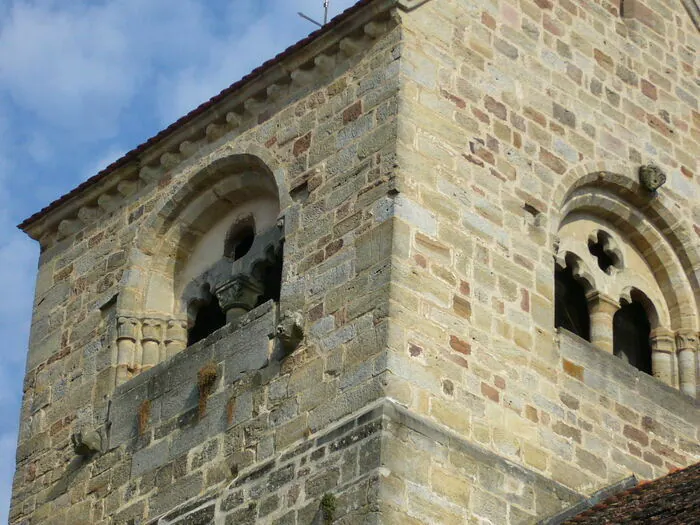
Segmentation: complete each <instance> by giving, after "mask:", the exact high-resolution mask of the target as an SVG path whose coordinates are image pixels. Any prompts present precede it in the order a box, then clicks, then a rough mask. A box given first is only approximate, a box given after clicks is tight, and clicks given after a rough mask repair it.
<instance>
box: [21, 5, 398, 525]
mask: <svg viewBox="0 0 700 525" xmlns="http://www.w3.org/2000/svg"><path fill="white" fill-rule="evenodd" d="M363 16H364V15H363ZM365 18H367V16H365ZM392 27H393V29H392ZM377 28H380V29H381V28H384V29H382V30H381V31H380V30H379V29H377ZM370 29H371V30H366V31H364V32H363V30H362V27H361V26H360V28H359V29H358V30H353V31H354V33H353V35H354V36H352V39H351V42H350V43H349V44H348V45H345V46H341V47H342V49H344V51H342V52H341V51H339V50H338V46H336V47H335V48H334V49H335V52H336V54H337V59H334V60H331V61H330V62H331V64H334V65H333V67H332V68H331V69H330V70H328V69H327V68H326V69H319V71H321V72H320V73H316V76H313V75H311V74H310V73H305V74H301V75H300V76H299V77H295V78H296V79H297V80H298V81H299V82H301V84H297V83H296V82H297V80H295V84H294V85H293V86H291V87H290V88H289V91H288V92H289V95H288V99H285V100H283V102H281V101H278V102H276V104H277V105H276V106H274V104H273V103H272V102H270V106H269V107H268V109H267V110H265V111H262V112H261V113H260V114H259V115H258V114H255V113H254V114H253V117H254V118H249V120H247V121H246V120H244V122H243V123H242V124H241V125H239V126H238V128H236V130H235V131H231V132H228V133H227V134H225V135H223V136H221V135H220V134H216V133H214V132H211V130H212V129H214V128H212V127H211V126H209V127H208V128H207V138H206V139H205V140H202V141H200V142H199V143H197V144H196V145H195V146H193V143H192V142H187V144H186V147H181V150H185V151H188V152H189V153H190V154H191V153H192V152H191V151H190V150H192V148H195V149H196V151H195V153H194V154H191V156H189V158H185V159H184V160H182V159H180V157H178V156H173V155H171V154H164V155H162V156H161V157H160V159H161V167H160V168H159V169H158V170H155V171H154V170H151V169H150V168H148V169H142V170H141V172H142V174H145V175H148V177H146V178H143V177H142V178H141V179H139V180H137V181H129V182H128V183H124V184H120V185H119V191H120V196H119V199H118V198H117V197H115V196H113V197H110V196H109V195H105V196H102V197H100V199H99V203H100V207H99V208H97V207H95V208H83V209H81V210H80V212H79V215H80V217H81V218H82V219H83V223H84V226H82V227H79V229H78V231H73V228H74V225H75V224H80V222H76V221H72V220H71V221H68V220H64V221H63V222H61V225H60V226H59V238H58V239H57V240H55V241H42V242H44V244H45V247H44V250H43V252H42V255H41V258H40V262H39V274H38V281H37V288H36V299H35V311H34V319H33V325H32V335H31V341H30V349H29V355H28V359H27V380H26V382H25V392H24V401H23V408H22V416H21V417H22V424H21V430H20V437H19V445H18V455H17V472H16V475H15V480H14V486H13V499H12V508H11V516H10V521H11V522H12V523H30V522H31V523H38V522H41V523H63V522H64V521H66V520H67V519H69V517H70V520H71V522H78V521H79V520H82V522H84V523H91V524H93V523H122V522H127V521H128V520H136V521H138V520H139V519H141V518H143V519H146V518H147V519H152V518H155V517H156V516H157V514H158V513H161V512H165V511H166V510H169V509H168V507H169V505H171V504H174V502H175V500H177V501H182V500H184V499H187V498H189V497H194V496H197V495H198V494H200V493H201V494H203V493H204V492H205V491H206V490H207V489H208V488H211V487H212V486H213V485H217V484H221V483H225V482H226V479H225V478H226V476H229V475H230V474H229V473H224V472H221V471H220V470H217V469H216V468H211V469H209V467H202V465H204V464H205V463H207V462H208V461H209V460H210V456H211V455H212V454H213V455H214V456H216V457H217V458H218V457H220V456H221V457H223V458H224V459H225V462H226V463H227V464H229V465H230V464H231V463H232V462H234V463H237V464H238V465H239V468H241V469H242V468H246V467H250V468H251V469H252V468H254V467H253V465H255V464H258V463H260V462H262V461H266V460H267V459H269V458H270V457H272V456H273V455H279V454H281V453H282V452H283V451H284V448H285V447H286V446H288V445H289V444H290V443H292V442H295V441H297V440H301V439H303V438H304V436H307V435H311V434H314V433H317V432H319V431H321V430H322V429H324V428H327V427H328V425H329V424H331V423H333V422H335V421H337V420H338V419H339V418H342V417H343V416H345V415H347V414H350V413H352V412H354V411H356V410H358V409H360V408H361V407H362V406H364V405H366V404H367V403H369V402H371V401H373V400H374V399H377V398H378V397H380V392H381V382H382V374H383V373H384V370H385V364H384V361H383V359H382V355H383V354H382V353H381V350H382V349H383V348H384V346H385V343H383V341H384V340H385V333H386V325H387V320H386V316H387V308H386V303H387V298H388V291H387V290H388V281H389V271H388V261H389V246H390V239H391V228H392V226H391V220H390V213H389V208H390V204H391V197H390V196H388V195H387V194H389V193H391V191H392V187H393V182H392V180H391V175H392V170H393V167H394V163H395V156H394V148H395V135H396V113H397V107H398V105H397V85H398V58H399V49H398V44H399V39H400V31H399V29H397V28H395V26H392V25H391V21H390V20H387V19H386V17H385V18H384V20H383V22H382V23H381V24H379V25H373V26H371V28H370ZM342 30H346V29H342ZM339 31H340V30H339ZM370 33H371V34H370ZM312 58H313V56H312ZM321 62H322V64H323V65H326V63H327V62H328V60H326V61H321ZM307 77H308V78H307ZM304 82H305V83H304ZM256 107H257V106H256V105H255V104H253V105H252V106H251V105H247V106H246V108H253V109H255V108H256ZM272 107H275V109H274V110H272V109H271V108H272ZM246 115H250V113H246ZM216 129H219V128H216ZM216 129H214V131H216ZM199 132H201V134H202V136H203V131H202V130H199ZM210 132H211V133H210ZM197 133H198V131H196V130H191V134H192V135H197ZM183 144H184V143H183ZM197 148H198V149H197ZM239 153H240V154H253V155H255V156H257V157H258V158H261V159H262V161H263V162H264V163H265V164H267V166H268V167H269V169H270V170H271V171H273V172H274V173H275V175H276V177H278V182H280V184H281V187H282V188H283V189H286V191H287V192H288V193H287V194H284V195H282V196H281V201H282V203H283V210H282V215H283V216H284V219H285V239H286V240H285V250H284V276H283V283H282V292H281V293H282V299H281V303H280V305H279V308H281V309H282V310H284V309H292V310H298V311H301V312H302V313H303V315H304V319H305V321H306V326H305V335H306V337H305V340H304V343H303V344H302V346H301V347H300V348H298V349H297V350H296V352H295V353H294V354H292V355H290V356H288V357H286V358H285V359H284V360H283V361H282V362H281V363H278V368H276V369H275V372H276V373H277V375H276V376H275V377H266V378H265V382H264V385H263V384H259V383H256V381H259V379H257V377H258V376H255V375H253V376H252V377H247V376H246V378H244V379H240V380H239V381H238V382H237V383H236V385H239V386H235V385H234V387H233V390H234V391H237V390H236V389H239V390H240V391H241V395H242V398H241V401H240V404H238V405H237V407H238V408H237V409H236V410H247V411H248V413H249V414H254V418H253V421H254V424H252V423H251V424H248V426H247V427H246V428H247V430H246V431H245V432H243V431H242V430H240V431H239V430H236V431H235V433H236V438H235V439H240V440H243V442H244V443H243V442H237V441H236V442H234V441H231V440H232V439H233V437H232V436H230V437H229V438H225V437H224V435H223V434H221V435H220V436H218V437H213V438H211V439H210V440H209V441H207V442H206V443H205V444H200V438H201V439H204V438H205V437H206V438H207V439H208V438H209V434H206V436H205V435H202V434H198V432H199V430H196V429H201V428H203V427H201V426H199V427H197V426H195V427H193V428H194V429H195V430H191V433H192V442H191V443H186V442H183V443H182V444H181V445H182V446H181V447H180V448H179V449H178V450H179V451H180V452H181V454H180V455H177V458H176V459H177V461H175V462H174V463H173V462H169V463H168V464H167V465H165V466H162V467H161V468H159V469H154V470H149V471H148V472H146V471H145V470H144V469H145V467H144V466H143V465H141V463H139V460H137V459H136V454H138V452H137V450H136V449H135V448H134V446H133V445H127V442H128V440H127V439H126V437H124V438H123V439H122V440H117V441H115V442H114V443H115V447H116V448H113V449H112V450H110V452H109V453H108V454H106V455H104V456H102V457H98V458H96V459H94V460H93V461H89V462H86V463H85V464H82V463H76V461H77V460H76V455H75V453H74V452H73V449H72V447H71V442H70V436H71V434H72V433H73V432H75V431H77V430H81V429H83V430H89V429H92V428H97V427H101V426H104V425H106V424H107V423H108V422H111V423H112V428H111V432H112V436H116V435H118V434H119V432H120V431H124V429H125V428H128V429H129V430H131V429H132V428H133V426H128V425H127V427H123V428H122V425H123V424H124V421H123V418H122V420H120V421H118V422H115V421H114V420H113V418H115V417H118V416H119V411H118V410H117V408H118V406H117V405H118V403H117V400H116V399H112V398H113V395H114V392H113V389H114V385H115V378H114V374H115V370H114V367H115V364H116V349H115V346H114V341H115V338H116V334H115V331H116V323H117V315H118V314H119V312H117V305H122V306H123V305H124V304H126V305H127V307H128V304H129V302H128V301H127V300H126V299H127V298H124V297H119V294H120V292H123V290H124V286H125V283H129V285H130V286H133V285H134V283H137V284H138V283H139V282H141V283H146V282H147V277H148V276H146V275H143V274H142V273H141V272H140V269H139V268H138V265H136V266H134V264H135V262H134V260H133V252H132V251H131V247H132V246H133V245H134V244H135V242H136V240H138V239H139V238H140V237H143V236H147V235H148V234H149V233H151V232H148V231H146V230H147V228H148V225H149V224H150V222H149V221H150V220H151V218H152V215H153V214H154V213H157V210H158V209H159V208H161V207H162V206H163V205H164V204H166V203H167V202H168V199H169V198H170V197H171V196H172V195H174V194H176V193H177V191H178V190H179V189H180V188H182V187H183V186H185V185H186V184H187V181H188V180H190V179H191V178H192V177H193V176H194V175H195V174H197V173H198V172H199V171H200V170H202V169H206V166H208V165H209V164H210V163H211V162H213V161H214V160H216V159H218V158H223V157H225V156H227V155H232V154H239ZM177 159H180V160H177ZM163 167H164V168H163ZM154 173H155V174H156V175H157V176H155V175H153V174H154ZM158 174H160V175H158ZM120 199H121V200H120ZM115 202H116V203H117V204H116V205H115V204H114V203H115ZM120 202H121V204H119V203H120ZM110 205H113V206H112V207H110ZM91 214H92V215H91ZM137 262H138V261H137ZM275 308H277V307H275ZM205 343H206V342H205ZM214 344H215V345H219V344H220V343H214ZM266 344H267V343H266ZM181 357H182V358H184V359H187V350H185V351H184V352H183V355H182V356H181ZM178 362H179V361H178ZM196 365H197V363H193V364H192V367H193V368H192V372H193V374H194V372H195V371H196V368H197V366H196ZM184 366H185V368H187V364H185V365H184ZM157 369H158V370H159V369H160V368H159V367H156V369H152V371H151V373H152V372H153V370H157ZM193 377H194V375H193ZM136 381H138V377H137V378H136ZM251 381H252V383H251ZM239 383H240V384H239ZM128 385H129V383H126V384H125V385H123V386H122V387H121V388H127V389H128V388H129V387H128ZM190 386H191V385H190ZM120 392H123V391H121V390H120ZM181 393H182V394H183V395H182V396H180V397H177V396H176V398H175V399H171V402H172V403H171V406H170V409H169V410H170V411H169V415H168V418H175V419H174V421H178V424H180V423H182V424H183V425H184V424H185V423H186V422H184V421H181V419H183V418H184V419H186V418H187V417H188V416H187V415H186V414H185V411H186V410H187V409H188V407H189V405H188V403H189V402H191V401H192V399H191V397H188V392H185V391H184V390H183V391H182V392H181ZM189 393H191V390H190V392H189ZM227 395H228V394H227ZM178 396H179V394H178ZM188 400H189V401H188ZM212 401H214V400H212ZM129 406H130V405H129ZM213 406H216V405H215V404H214V405H213ZM165 407H166V404H165V403H163V405H162V408H160V409H159V410H161V411H165V410H166V408H165ZM122 408H123V407H122ZM131 408H132V409H133V407H131ZM152 408H153V409H154V410H155V409H156V406H155V405H153V407H152ZM110 410H113V411H112V412H111V413H110ZM163 414H164V412H162V413H161V415H163ZM190 415H191V412H190ZM122 416H124V413H123V412H122ZM122 416H119V417H122ZM176 416H177V417H176ZM163 417H164V416H163ZM251 417H253V416H251ZM178 418H180V419H178ZM168 421H171V419H168ZM117 423H118V424H117ZM115 425H116V427H115ZM159 428H160V427H159ZM273 429H276V430H277V434H274V432H273ZM170 430H171V429H170V428H169V427H167V425H166V430H162V429H161V430H159V431H162V432H164V433H166V434H168V433H169V432H170ZM183 432H184V431H183ZM148 434H149V436H150V437H149V438H148V439H146V438H143V439H146V442H142V441H143V439H142V440H141V441H138V440H137V441H138V442H139V443H140V445H138V446H140V447H143V446H146V445H147V444H148V443H151V440H152V441H153V444H151V445H150V447H151V448H153V450H152V451H151V450H150V449H148V450H149V452H148V453H146V454H145V455H146V456H147V458H148V461H150V460H151V458H163V457H164V456H163V455H162V454H161V452H162V447H163V446H164V445H160V447H161V448H158V450H155V448H157V447H158V446H159V445H158V444H157V443H156V442H157V440H158V439H159V436H155V435H154V434H152V433H151V430H149V432H148ZM168 436H169V434H168ZM160 439H161V440H162V439H167V440H170V439H171V438H170V437H167V438H166V437H162V436H160ZM173 439H174V438H173ZM182 439H185V438H182ZM251 440H252V441H251ZM185 441H186V439H185ZM168 442H169V441H168ZM189 445H191V446H193V447H196V448H194V449H193V450H192V451H191V452H190V453H189V454H188V452H187V450H186V449H187V447H188V446H189ZM178 446H180V445H178ZM154 447H155V448H154ZM172 447H175V445H174V444H173V445H172ZM212 447H213V448H212ZM173 450H174V448H172V449H171V450H170V452H168V454H170V455H172V454H175V452H173ZM212 450H213V451H214V452H212ZM151 452H152V454H151ZM159 454H160V455H159ZM170 455H167V456H168V458H170ZM143 456H144V454H141V455H139V457H143ZM195 456H196V457H195ZM233 457H235V461H234V460H233V459H232V458H233ZM168 461H170V459H168ZM193 462H194V463H196V466H195V467H194V469H193V468H192V465H193ZM136 465H141V466H140V467H138V466H136ZM185 467H186V468H188V469H191V470H196V471H197V473H195V474H193V475H185V473H183V472H182V471H181V470H180V469H182V468H185ZM329 468H330V467H329ZM322 470H323V469H320V470H318V471H319V472H321V471H322ZM331 470H332V469H331ZM348 475H349V474H348ZM353 475H354V474H353ZM358 475H359V474H358ZM343 476H346V474H343ZM180 477H182V479H179V478H180ZM178 479H179V481H175V480H178ZM167 480H170V481H172V482H173V485H172V488H170V489H168V488H167V486H168V484H169V482H170V481H167ZM311 483H312V484H313V482H311ZM310 490H311V489H308V490H307V492H308V493H309V494H310V492H309V491H310ZM168 491H170V492H168ZM166 493H168V494H171V496H172V497H171V496H166V495H165V494H166ZM317 496H318V494H316V493H314V494H313V495H309V498H316V497H317ZM169 497H171V499H168V498H169ZM319 497H320V496H319ZM166 501H167V503H166ZM281 501H282V500H281V499H280V502H281ZM299 501H302V499H300V500H299ZM132 502H135V503H133V504H132ZM247 503H248V502H247V500H246V504H247ZM268 504H270V505H271V503H270V502H269V501H268ZM280 504H281V503H280ZM231 505H232V504H231ZM231 508H233V507H231ZM266 508H267V507H266ZM261 512H262V511H261ZM127 516H129V517H128V518H127ZM270 519H272V518H270ZM73 520H78V521H73ZM285 523H286V521H285Z"/></svg>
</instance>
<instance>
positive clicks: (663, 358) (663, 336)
mask: <svg viewBox="0 0 700 525" xmlns="http://www.w3.org/2000/svg"><path fill="white" fill-rule="evenodd" d="M649 338H650V340H651V370H652V374H653V375H654V377H655V378H657V379H659V380H660V381H663V382H664V383H666V384H667V385H668V386H675V384H674V383H675V374H674V373H673V353H674V352H675V351H676V345H675V340H674V337H673V332H672V331H670V330H667V329H665V328H656V329H654V330H652V332H651V334H650V336H649Z"/></svg>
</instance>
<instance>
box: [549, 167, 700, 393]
mask: <svg viewBox="0 0 700 525" xmlns="http://www.w3.org/2000/svg"><path fill="white" fill-rule="evenodd" d="M608 176H609V174H607V173H602V174H598V177H599V180H600V179H603V180H605V179H607V178H608ZM610 177H612V176H610ZM603 186H604V185H602V184H599V185H597V186H594V185H583V184H581V185H580V186H578V187H575V188H574V189H572V190H571V191H570V192H569V193H568V194H567V195H566V197H565V199H564V203H563V207H562V217H563V219H562V221H561V223H560V226H559V230H558V232H557V235H558V238H559V246H558V255H557V267H558V268H560V269H561V268H564V267H566V265H564V264H562V261H563V260H564V259H565V258H568V259H569V260H570V261H571V262H572V263H573V265H574V267H578V268H582V267H584V268H592V271H590V270H589V272H592V274H593V276H588V277H584V272H582V271H581V270H580V269H579V270H578V271H574V272H573V276H574V278H575V279H576V280H577V281H578V282H579V283H581V285H582V286H583V287H584V288H585V289H586V298H587V301H588V310H589V316H590V341H591V343H593V344H594V345H596V346H598V347H599V348H601V349H603V350H605V351H608V352H610V353H614V354H615V355H618V356H619V357H622V358H624V359H625V360H626V361H628V362H630V364H633V365H634V366H636V367H637V368H639V369H640V370H643V371H645V372H647V373H651V374H653V375H654V376H655V377H656V378H658V379H659V380H661V381H663V382H664V383H666V384H668V385H669V386H672V387H675V388H680V390H681V391H683V392H684V393H686V394H688V395H691V396H696V389H697V384H698V379H697V376H698V372H697V369H698V365H697V361H698V359H697V353H698V344H697V339H698V337H697V322H698V321H697V309H696V304H695V303H696V301H695V300H694V299H695V298H694V297H693V296H692V294H689V293H688V292H687V291H688V290H692V289H693V288H692V286H691V285H690V282H689V281H692V279H693V276H689V275H687V274H686V272H685V270H684V268H683V263H682V261H683V260H684V259H685V258H687V257H688V254H684V253H683V254H679V253H677V252H676V249H674V246H673V243H672V242H669V240H668V239H667V237H666V235H667V233H668V232H669V231H671V232H673V229H671V228H670V227H668V226H667V225H664V224H663V223H660V222H659V221H660V216H659V215H658V214H656V215H653V216H652V217H650V216H648V215H647V213H648V211H649V207H648V206H645V207H644V208H643V210H644V211H642V210H641V209H640V208H638V207H637V206H635V205H634V204H633V203H631V202H629V201H628V200H627V199H626V198H623V196H627V194H629V191H628V190H626V189H622V188H619V187H618V190H619V193H618V192H617V191H615V190H614V188H612V187H611V186H613V185H610V184H608V185H606V186H607V187H603ZM641 191H642V190H641V189H640V192H641ZM647 198H649V197H647ZM674 235H676V233H674ZM574 261H576V262H574ZM662 261H663V263H662ZM679 284H681V285H680V286H679ZM559 293H560V294H561V293H562V292H559ZM560 308H561V306H560ZM556 326H558V327H559V326H562V327H565V328H566V326H565V325H563V324H562V323H561V322H560V321H559V320H556ZM642 334H643V335H642ZM679 334H686V335H687V337H685V336H680V335H679ZM579 335H581V334H579ZM584 338H585V335H584ZM635 338H637V339H638V338H641V339H640V341H639V342H636V343H635V342H634V341H632V339H635Z"/></svg>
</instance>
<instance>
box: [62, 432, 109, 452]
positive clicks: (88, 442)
mask: <svg viewBox="0 0 700 525" xmlns="http://www.w3.org/2000/svg"><path fill="white" fill-rule="evenodd" d="M70 439H71V442H72V443H73V450H74V451H75V453H76V454H77V455H79V456H91V455H93V454H95V453H97V452H102V434H100V433H99V432H98V431H97V430H88V431H85V432H83V431H80V432H75V433H74V434H73V435H72V436H71V437H70Z"/></svg>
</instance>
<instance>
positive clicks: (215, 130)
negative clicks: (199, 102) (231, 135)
mask: <svg viewBox="0 0 700 525" xmlns="http://www.w3.org/2000/svg"><path fill="white" fill-rule="evenodd" d="M205 133H206V135H207V140H208V141H209V142H216V141H217V140H219V139H220V138H221V137H223V136H224V135H226V126H222V125H220V124H214V123H211V124H209V125H208V126H207V128H206V130H205Z"/></svg>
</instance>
